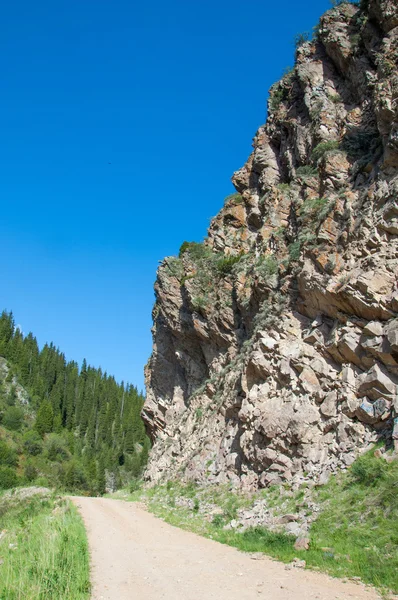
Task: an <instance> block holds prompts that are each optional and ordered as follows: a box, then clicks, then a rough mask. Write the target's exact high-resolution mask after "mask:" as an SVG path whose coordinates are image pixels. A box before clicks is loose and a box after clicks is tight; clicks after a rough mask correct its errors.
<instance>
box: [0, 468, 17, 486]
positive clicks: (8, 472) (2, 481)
mask: <svg viewBox="0 0 398 600" xmlns="http://www.w3.org/2000/svg"><path fill="white" fill-rule="evenodd" d="M17 484H18V476H17V474H16V472H15V471H14V470H13V469H11V468H10V467H0V490H8V489H9V488H13V487H15V486H16V485H17Z"/></svg>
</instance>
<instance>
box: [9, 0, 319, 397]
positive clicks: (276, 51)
mask: <svg viewBox="0 0 398 600" xmlns="http://www.w3.org/2000/svg"><path fill="white" fill-rule="evenodd" d="M329 6H330V4H329V2H328V0H307V1H306V2H300V3H299V2H297V1H296V0H285V1H283V2H268V1H267V0H262V1H259V0H246V1H243V0H211V1H210V0H169V2H163V1H161V0H152V1H151V2H147V3H141V2H134V1H133V2H132V1H131V0H112V2H111V1H110V0H107V1H104V0H95V1H94V0H79V1H77V0H72V1H71V0H68V1H66V0H57V2H54V1H53V0H52V1H51V2H50V1H43V0H37V1H36V2H32V1H31V0H29V1H28V0H20V1H19V2H6V3H4V4H3V6H2V14H1V22H2V25H1V43H0V44H1V77H0V95H1V111H0V130H1V145H0V170H1V176H0V197H1V216H0V239H1V274H0V281H1V302H0V307H2V308H6V309H7V310H13V312H14V315H15V318H16V322H17V323H18V324H21V326H22V329H23V331H24V332H25V333H27V332H28V331H29V330H31V331H33V333H34V334H35V335H36V336H37V338H38V341H39V343H40V344H43V343H44V342H45V341H53V342H54V343H55V344H56V345H57V346H59V347H60V348H61V350H63V351H64V352H65V354H66V356H67V358H68V359H74V360H77V361H78V362H79V363H80V362H81V361H82V359H83V357H86V358H87V360H88V362H89V363H90V364H92V365H95V366H99V365H101V366H102V368H103V369H104V370H106V371H107V372H108V373H112V374H114V375H115V376H116V378H117V379H118V380H122V379H124V380H125V381H126V380H128V381H131V382H133V383H135V384H136V385H138V386H139V387H142V386H143V374H142V371H143V365H144V364H145V362H146V361H147V359H148V356H149V354H150V351H151V334H150V328H151V309H152V304H153V299H154V296H153V282H154V280H155V276H156V268H157V264H158V261H159V260H161V259H162V258H163V257H164V256H166V255H169V254H176V253H177V252H178V249H179V246H180V245H181V243H182V242H183V241H184V240H197V241H200V240H201V239H203V237H204V236H205V234H206V230H207V227H208V224H209V219H210V218H211V217H212V216H213V215H215V214H216V213H217V212H218V210H219V209H220V207H221V206H222V202H223V198H224V197H225V196H226V195H227V194H229V193H231V191H232V186H231V183H230V177H231V175H232V173H233V171H234V170H236V169H237V168H239V167H240V166H241V165H242V164H243V163H244V161H245V160H246V158H247V156H248V155H249V153H250V151H251V139H252V137H253V135H254V133H255V131H256V129H257V127H258V126H259V125H261V124H262V123H263V122H264V120H265V114H266V98H267V92H268V88H269V87H270V85H271V84H272V83H273V82H274V81H275V80H276V79H278V78H279V77H280V75H281V73H282V71H283V70H284V68H285V67H287V66H289V65H292V64H293V44H292V39H293V37H294V35H295V34H296V33H297V32H302V31H306V30H310V29H311V28H312V27H313V26H314V25H315V24H316V22H317V20H318V18H319V16H320V15H321V14H322V12H324V10H326V9H327V8H329ZM109 163H111V164H109Z"/></svg>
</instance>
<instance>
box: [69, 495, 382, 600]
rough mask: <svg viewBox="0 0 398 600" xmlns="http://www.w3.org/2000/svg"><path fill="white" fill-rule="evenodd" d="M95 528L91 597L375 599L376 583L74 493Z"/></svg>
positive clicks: (90, 526)
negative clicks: (246, 548) (258, 554)
mask: <svg viewBox="0 0 398 600" xmlns="http://www.w3.org/2000/svg"><path fill="white" fill-rule="evenodd" d="M72 500H73V502H74V503H75V504H76V506H77V507H78V508H79V510H80V512H81V514H82V516H83V519H84V522H85V525H86V528H87V533H88V540H89V545H90V552H91V569H92V573H91V578H92V584H93V594H92V600H159V599H161V598H164V599H166V600H211V599H212V598H214V599H217V600H254V599H257V600H259V599H260V600H312V599H318V600H376V599H379V598H380V596H379V595H378V594H377V593H376V592H375V591H374V590H372V589H369V588H365V587H364V586H362V585H358V584H356V583H352V582H348V583H344V582H342V581H340V580H337V579H332V578H330V577H328V576H327V575H322V574H319V573H314V572H311V571H306V570H303V569H297V568H291V569H286V566H285V565H284V564H282V563H279V562H276V561H273V560H271V559H269V558H261V559H260V560H257V559H256V560H254V559H253V558H252V557H251V556H250V555H249V554H243V553H241V552H239V551H238V550H236V549H234V548H230V547H228V546H224V545H222V544H219V543H217V542H213V541H212V540H208V539H205V538H201V537H199V536H197V535H195V534H193V533H189V532H186V531H183V530H181V529H178V528H176V527H172V526H171V525H168V524H167V523H164V522H163V521H162V520H160V519H157V518H156V517H154V516H153V515H151V514H149V513H148V512H146V511H145V510H144V508H143V507H141V506H139V505H137V504H134V503H128V502H123V501H120V500H110V499H106V498H83V497H82V498H76V497H75V498H72Z"/></svg>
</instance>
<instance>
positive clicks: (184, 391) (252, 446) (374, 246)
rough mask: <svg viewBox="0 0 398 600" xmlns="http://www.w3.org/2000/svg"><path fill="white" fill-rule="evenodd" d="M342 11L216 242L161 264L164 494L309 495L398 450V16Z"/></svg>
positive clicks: (277, 107) (153, 478)
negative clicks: (175, 483) (368, 457)
mask: <svg viewBox="0 0 398 600" xmlns="http://www.w3.org/2000/svg"><path fill="white" fill-rule="evenodd" d="M337 4H338V6H336V7H335V8H333V9H331V10H330V11H328V12H327V13H326V14H324V15H323V16H322V18H321V20H320V23H319V25H318V26H317V28H316V33H315V36H314V39H313V40H310V41H306V36H301V37H300V36H298V44H297V50H296V62H295V66H294V68H293V69H292V70H291V71H290V72H289V73H286V74H285V75H284V77H283V78H282V79H281V81H279V82H278V83H276V84H275V85H274V86H273V87H272V88H271V90H270V99H269V104H268V118H267V122H266V124H265V125H264V126H262V127H260V128H259V130H258V132H257V133H256V136H255V138H254V142H253V148H254V150H253V152H252V154H251V155H250V157H249V159H248V161H247V162H246V164H245V165H244V166H243V167H242V168H241V169H240V170H239V171H238V172H236V173H235V174H234V176H233V179H232V180H233V183H234V185H235V188H236V194H234V195H232V196H230V197H228V198H227V199H226V200H225V203H224V206H223V208H222V210H221V211H220V213H219V214H218V215H217V216H216V217H215V218H214V219H213V221H212V223H211V225H210V228H209V232H208V236H207V238H206V239H205V241H204V243H202V244H197V243H187V242H185V243H184V244H183V245H182V246H181V250H180V254H179V256H178V257H168V258H166V259H165V260H164V261H163V262H162V264H161V265H160V267H159V270H158V274H157V281H156V285H155V292H156V304H155V307H154V310H153V320H154V327H153V352H152V356H151V358H150V360H149V362H148V365H147V367H146V385H147V398H146V402H145V405H144V408H143V417H144V420H145V423H146V427H147V430H148V432H149V434H150V436H151V438H152V440H153V442H154V448H153V450H152V452H151V455H150V461H149V465H148V468H147V470H146V475H145V476H146V479H147V480H148V481H150V482H159V481H162V480H167V479H179V480H185V481H190V480H194V481H196V482H199V483H205V484H222V483H228V484H230V485H232V486H235V487H239V488H246V489H257V488H259V487H267V486H270V485H275V484H276V485H278V484H281V483H288V484H289V485H290V486H292V487H293V489H298V487H299V486H300V485H301V484H302V483H303V482H306V481H308V482H312V483H314V482H315V483H325V482H327V481H328V479H329V477H330V475H331V474H332V473H336V472H339V471H341V470H346V469H347V468H348V467H349V466H350V465H351V464H352V463H353V461H354V460H355V458H356V457H357V456H358V455H359V454H361V453H363V452H364V451H365V450H366V449H367V448H368V447H369V446H370V444H371V443H373V442H375V441H376V440H378V439H379V438H381V439H382V440H383V442H384V445H385V446H384V447H386V448H389V447H391V446H392V445H393V442H394V441H395V443H396V441H397V438H398V420H397V411H398V405H397V383H398V278H397V274H398V243H397V241H398V237H397V236H398V204H397V193H398V177H397V167H398V138H397V131H398V74H397V62H398V27H397V26H398V7H397V5H396V2H393V1H392V0H368V1H363V2H361V6H356V5H355V4H353V3H349V2H339V3H337ZM384 447H383V450H384Z"/></svg>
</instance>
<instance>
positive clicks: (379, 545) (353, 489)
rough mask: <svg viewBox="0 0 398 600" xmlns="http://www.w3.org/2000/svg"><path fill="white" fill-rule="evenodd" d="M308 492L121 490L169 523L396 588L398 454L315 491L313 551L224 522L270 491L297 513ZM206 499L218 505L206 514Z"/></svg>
mask: <svg viewBox="0 0 398 600" xmlns="http://www.w3.org/2000/svg"><path fill="white" fill-rule="evenodd" d="M307 494H308V491H306V487H304V486H303V487H302V488H301V489H299V490H298V491H297V492H295V493H294V494H291V493H290V492H289V490H284V489H282V491H281V489H280V488H279V487H276V486H273V487H272V488H269V489H266V490H262V491H261V492H257V493H256V494H254V495H251V496H250V495H242V494H237V493H235V492H233V491H231V490H229V489H228V488H227V487H225V486H217V488H216V487H214V488H213V487H206V488H199V487H197V486H195V485H194V484H188V485H186V486H184V485H183V484H181V483H179V482H171V481H169V482H168V483H167V484H166V485H158V486H155V487H153V488H149V489H144V490H143V489H138V490H136V491H134V493H133V494H130V495H129V494H125V495H123V493H122V495H121V496H120V495H119V497H122V498H124V499H127V500H133V501H135V500H141V501H142V500H145V501H146V503H147V505H148V508H149V510H150V511H151V512H153V513H154V514H155V515H157V516H158V517H160V518H162V519H164V520H165V521H167V522H168V523H170V524H172V525H175V526H177V527H181V528H183V529H186V530H189V531H194V532H195V533H198V534H200V535H203V536H205V537H209V538H211V539H214V540H217V541H219V542H221V543H224V544H228V545H230V546H235V547H236V548H238V549H239V550H242V551H245V552H263V553H264V554H267V555H269V556H272V557H274V558H276V559H278V560H281V561H283V562H291V561H292V560H293V559H294V558H295V557H297V558H300V559H304V560H305V561H306V565H307V567H308V568H312V569H315V570H319V571H323V572H326V573H329V574H330V575H332V576H335V577H359V578H360V579H361V580H362V581H363V582H365V583H368V584H372V585H374V586H376V587H377V588H379V589H380V590H381V591H382V592H383V593H387V592H388V591H389V590H390V591H392V592H394V593H397V592H398V461H397V460H395V461H393V462H391V463H387V462H386V461H385V460H384V459H382V458H376V457H375V456H374V453H373V451H370V452H368V453H367V454H365V455H364V456H362V457H361V458H359V459H357V460H356V461H355V463H354V464H353V466H352V467H351V469H349V470H348V471H347V472H341V473H339V474H338V475H337V476H334V477H332V478H331V480H330V481H329V483H328V484H327V485H325V486H322V487H318V488H314V489H313V490H312V492H311V499H312V500H313V501H315V502H316V503H317V504H318V505H320V507H321V511H320V514H319V516H318V518H317V520H316V521H315V522H314V523H313V524H312V527H311V530H310V533H309V538H310V549H309V550H308V551H297V550H295V549H294V543H295V538H294V537H292V536H290V535H287V534H285V533H284V532H275V531H269V530H267V529H266V528H264V527H254V528H251V529H247V530H246V531H244V532H239V531H236V530H234V529H224V527H225V525H226V524H228V523H229V522H230V521H231V520H232V519H235V518H236V516H237V512H238V509H239V508H241V507H250V506H251V505H252V504H253V502H254V500H256V499H259V498H265V499H266V501H267V506H268V507H269V508H272V510H274V514H276V515H278V514H279V515H281V514H286V513H288V512H297V511H298V510H299V508H300V506H303V502H304V504H305V503H306V502H308V497H307ZM184 498H187V499H190V500H191V501H193V502H194V504H193V508H190V507H189V506H180V504H181V499H184ZM306 498H307V499H306ZM206 504H207V505H208V504H211V505H212V506H213V508H214V505H215V506H216V507H218V509H219V510H217V511H216V512H214V511H213V512H212V513H211V514H209V513H206ZM282 504H283V506H282ZM191 506H192V502H191ZM202 507H203V509H202Z"/></svg>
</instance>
